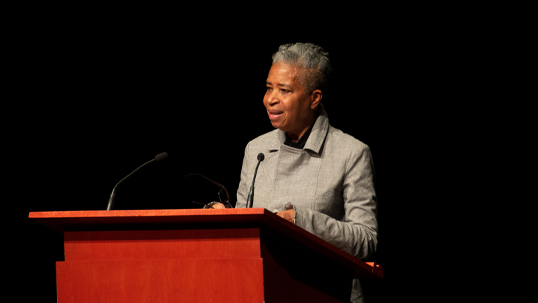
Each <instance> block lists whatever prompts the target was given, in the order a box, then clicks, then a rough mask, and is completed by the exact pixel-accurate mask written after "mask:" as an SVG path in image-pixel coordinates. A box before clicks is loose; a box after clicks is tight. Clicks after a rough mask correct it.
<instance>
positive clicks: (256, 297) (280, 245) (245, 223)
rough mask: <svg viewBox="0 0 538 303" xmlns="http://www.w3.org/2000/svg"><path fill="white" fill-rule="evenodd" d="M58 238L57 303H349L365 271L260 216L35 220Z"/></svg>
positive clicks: (190, 213) (367, 266)
mask: <svg viewBox="0 0 538 303" xmlns="http://www.w3.org/2000/svg"><path fill="white" fill-rule="evenodd" d="M29 218H30V219H32V220H35V221H37V222H38V223H40V224H42V225H44V226H47V227H49V228H51V229H53V230H55V231H57V232H60V233H63V235H64V260H63V261H58V262H56V285H57V298H58V302H59V303H62V302H78V303H83V302H92V303H95V302H130V303H133V302H189V303H192V302H204V303H207V302H260V303H261V302H266V303H272V302H279V303H281V302H346V300H348V301H347V302H349V294H350V293H351V284H352V279H353V278H354V277H355V278H368V279H370V278H372V279H377V278H382V277H383V268H382V267H381V266H379V265H377V264H374V263H366V262H363V261H361V260H359V259H357V258H355V257H353V256H351V255H350V254H348V253H346V252H344V251H342V250H340V249H338V248H337V247H335V246H333V245H331V244H329V243H327V242H325V241H323V240H322V239H320V238H318V237H316V236H314V235H312V234H310V233H309V232H307V231H305V230H304V229H302V228H300V227H298V226H296V225H294V224H292V223H290V222H288V221H286V220H284V219H282V218H280V217H278V216H277V215H275V214H273V213H272V212H270V211H268V210H266V209H262V208H251V209H173V210H111V211H58V212H31V213H30V214H29Z"/></svg>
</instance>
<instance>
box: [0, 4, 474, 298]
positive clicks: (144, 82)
mask: <svg viewBox="0 0 538 303" xmlns="http://www.w3.org/2000/svg"><path fill="white" fill-rule="evenodd" d="M41 9H42V8H36V7H33V8H31V9H29V10H22V13H20V15H19V18H15V19H16V20H14V21H13V23H12V30H11V31H10V36H9V42H10V43H8V46H7V49H8V50H10V54H11V55H10V57H9V58H8V59H9V60H8V61H9V63H10V65H12V67H13V69H10V72H9V73H10V80H9V82H8V85H10V86H11V87H10V88H11V90H10V91H12V92H13V93H14V94H13V95H12V97H11V99H10V101H11V103H12V105H13V106H14V108H16V110H15V111H6V112H4V115H5V116H8V117H6V118H9V116H10V115H11V116H12V117H16V119H15V120H16V121H15V122H14V123H11V124H9V127H8V128H6V130H8V132H7V133H8V136H9V137H8V139H9V141H8V142H9V154H10V156H9V157H7V159H6V160H7V161H8V162H9V163H10V166H11V167H13V168H15V169H14V170H13V172H12V173H10V178H9V179H10V182H9V183H7V184H8V185H9V186H6V188H5V191H6V196H11V198H10V199H9V200H7V201H8V202H9V207H8V208H7V210H8V211H7V213H9V219H8V220H7V222H8V230H10V231H9V232H7V234H8V235H6V236H7V239H8V243H9V252H10V254H9V259H10V260H14V261H13V263H14V264H16V266H15V270H14V271H13V273H12V274H11V275H10V277H11V279H9V280H10V283H13V285H17V286H18V287H20V286H21V285H22V286H23V293H24V296H27V297H28V299H29V301H30V299H34V300H36V301H39V302H55V261H60V260H62V259H63V251H62V238H61V236H60V235H58V234H55V233H54V232H52V231H49V230H47V229H46V228H44V227H42V226H39V225H38V224H37V223H35V222H32V221H31V220H29V219H27V218H28V213H29V212H31V211H60V210H101V209H105V208H106V205H107V200H108V197H109V194H110V192H111V190H112V188H113V187H114V186H115V184H116V183H117V182H118V181H119V180H121V179H122V178H123V177H125V176H126V175H127V174H129V173H130V172H131V171H133V170H134V169H136V168H137V167H138V166H139V165H141V164H143V163H144V162H146V161H148V160H150V159H152V158H153V157H154V156H155V155H157V154H158V153H160V152H168V153H169V155H170V157H169V159H168V160H167V161H166V162H163V163H158V164H152V165H151V166H148V167H146V168H144V169H143V170H141V171H139V172H138V173H137V174H136V175H134V176H132V177H131V178H129V179H128V180H127V181H126V182H124V183H123V184H121V185H120V186H119V187H118V189H117V196H116V202H115V209H168V208H199V207H200V206H199V205H196V204H193V203H192V201H193V200H196V201H200V202H204V203H207V202H210V201H214V200H216V199H217V198H218V197H217V191H218V188H217V187H216V186H214V185H213V184H211V183H209V182H207V181H205V180H203V179H201V178H196V177H190V178H184V177H183V176H184V175H185V174H188V173H192V172H196V173H200V174H203V175H205V176H207V177H209V178H211V179H213V180H215V181H217V182H219V183H221V184H223V185H224V186H225V187H226V188H227V189H228V191H229V193H230V198H231V202H232V204H235V201H236V197H235V193H236V190H237V186H238V184H239V178H240V170H241V163H242V159H243V151H244V148H245V146H246V144H247V143H248V142H249V141H250V140H252V139H254V138H255V137H256V136H258V135H261V134H263V133H265V132H268V131H270V130H272V126H271V124H270V122H269V120H268V118H267V116H266V113H265V111H264V107H263V103H262V99H263V95H264V91H265V83H264V82H265V79H266V77H267V72H268V70H269V68H270V65H271V55H272V53H274V52H275V51H276V50H277V49H278V46H279V45H280V44H283V43H293V42H313V43H316V44H319V45H321V46H323V47H324V48H325V49H326V50H327V51H329V53H330V55H331V57H332V62H333V66H334V68H335V74H334V78H333V81H332V84H331V86H330V89H329V90H328V91H327V93H326V94H325V95H324V98H323V103H324V105H325V107H326V110H327V112H328V114H329V118H330V121H331V124H332V125H333V126H334V127H336V128H339V129H341V130H343V131H344V132H346V133H349V134H351V135H353V136H354V137H356V138H357V139H359V140H361V141H363V142H364V143H366V144H368V145H369V146H370V148H371V150H372V154H373V157H374V163H375V169H376V173H377V191H378V198H379V206H378V210H379V224H380V238H379V240H380V246H379V252H378V253H377V255H376V256H374V257H373V260H374V261H376V262H378V263H380V264H381V265H382V266H383V267H384V268H385V279H384V280H381V281H366V282H365V283H364V288H365V289H364V292H365V296H366V298H367V300H368V301H367V302H383V301H387V300H388V298H389V297H391V298H392V297H393V296H396V297H400V296H402V295H403V296H409V295H410V294H412V296H415V298H416V296H420V295H424V293H425V292H424V288H423V285H424V283H432V281H424V276H423V271H422V270H419V269H417V267H418V268H420V267H419V264H422V263H420V260H425V259H426V258H431V252H432V251H436V250H437V249H438V248H437V247H435V244H433V243H436V241H435V240H432V239H433V238H435V237H432V236H431V235H429V234H428V233H427V232H426V231H425V228H424V227H425V226H427V225H428V223H427V222H429V221H431V220H434V219H432V218H435V216H436V215H437V214H438V212H439V211H438V208H437V206H434V205H438V204H439V203H443V202H441V201H442V199H444V196H443V193H437V192H436V189H437V186H438V185H437V184H438V183H437V182H436V180H435V178H434V177H433V175H432V174H431V172H432V171H438V170H441V169H443V168H444V167H447V166H449V164H447V163H446V162H445V161H444V159H443V158H442V156H440V153H441V147H440V146H439V145H438V144H437V140H438V139H439V138H443V139H449V140H448V142H450V137H449V136H450V135H451V132H450V131H448V132H447V129H446V127H445V124H444V123H443V121H444V119H445V118H446V114H447V113H448V112H450V111H451V110H452V109H453V108H454V107H456V105H455V103H454V102H455V100H458V94H459V89H456V88H461V87H462V86H463V87H465V86H467V85H468V83H467V82H466V79H467V78H462V77H457V78H456V77H453V75H454V74H455V73H459V71H458V70H459V69H460V67H461V65H462V61H461V58H462V55H461V54H462V53H464V52H466V53H467V56H468V55H469V49H470V46H469V43H471V42H470V40H469V38H463V37H457V38H456V37H455V36H454V33H453V30H454V28H453V26H456V24H457V22H455V21H453V22H448V23H443V24H439V23H436V22H435V18H436V16H432V17H429V18H421V19H420V22H419V21H416V19H413V18H405V17H401V16H398V14H397V12H396V11H395V10H391V11H389V15H385V14H384V13H383V12H385V13H386V12H387V11H383V12H381V11H379V12H377V13H375V14H373V15H368V16H367V17H366V18H364V17H360V16H357V18H356V19H348V20H352V21H350V22H348V23H346V24H332V23H331V24H329V23H328V22H306V20H304V18H303V19H300V18H295V19H293V18H292V20H295V21H294V22H282V20H280V19H278V18H270V17H266V18H262V17H260V18H254V17H253V18H252V20H241V21H239V20H237V19H232V20H230V22H227V21H228V20H227V18H226V16H220V17H219V18H218V19H211V18H209V19H211V20H209V19H200V18H191V19H189V20H187V19H186V16H187V15H189V13H188V12H186V11H183V12H182V13H181V14H178V15H176V16H170V14H166V15H164V14H162V12H155V11H153V10H151V11H144V8H143V7H139V8H137V9H136V10H134V11H132V10H121V9H120V10H114V11H113V12H107V11H108V10H106V9H103V10H98V12H95V11H94V10H91V13H90V12H88V11H87V10H85V9H79V8H76V9H75V8H74V9H73V10H72V11H70V13H58V12H55V8H51V7H47V8H46V10H45V11H46V12H47V14H42V12H41ZM43 9H45V8H43ZM289 18H290V17H289V16H288V19H287V20H288V21H289ZM353 20H356V21H353ZM255 21H258V22H255ZM257 24H260V25H257ZM465 37H469V36H468V35H466V36H465ZM455 41H457V42H456V43H455ZM471 55H472V54H471ZM468 68H469V67H468ZM469 73H471V74H472V73H473V67H472V66H471V67H470V69H469V70H468V71H467V74H469ZM444 148H446V146H445V147H444ZM448 148H450V143H449V145H448ZM456 169H457V168H456ZM434 192H436V193H435V194H433V195H432V194H431V193H434ZM424 197H428V199H427V201H425V200H424ZM430 202H433V203H430ZM426 229H427V228H426ZM430 231H431V230H430ZM424 242H428V250H423V249H422V248H423V245H424ZM429 244H432V245H431V246H430V245H429ZM421 245H422V246H421ZM410 272H413V274H412V275H410ZM417 273H418V274H417ZM433 284H436V282H435V281H434V282H433Z"/></svg>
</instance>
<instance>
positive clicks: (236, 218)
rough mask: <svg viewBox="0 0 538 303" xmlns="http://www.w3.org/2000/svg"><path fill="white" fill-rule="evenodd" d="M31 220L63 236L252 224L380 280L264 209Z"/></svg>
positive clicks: (62, 214) (379, 273)
mask: <svg viewBox="0 0 538 303" xmlns="http://www.w3.org/2000/svg"><path fill="white" fill-rule="evenodd" d="M28 217H29V218H30V219H32V220H34V221H36V222H38V223H40V224H42V225H44V226H46V227H48V228H51V229H53V230H55V231H57V232H63V231H64V230H66V227H67V228H73V227H75V228H76V227H77V226H78V227H84V228H88V227H92V226H93V227H110V226H120V227H122V226H138V227H140V226H144V225H148V226H149V225H153V224H166V225H172V226H181V225H191V226H192V225H197V226H202V227H203V226H204V225H207V224H213V225H214V224H216V225H219V224H222V225H226V224H239V225H242V224H255V225H258V226H265V227H268V228H271V229H273V230H276V231H277V232H281V233H283V234H285V235H286V236H287V237H290V238H292V239H293V240H296V241H299V242H302V243H303V244H305V245H307V246H309V247H311V248H312V249H315V250H317V251H319V252H321V253H323V254H325V255H328V256H331V258H334V259H338V260H339V262H340V263H343V264H345V265H346V266H351V267H354V268H355V271H356V272H360V276H361V277H364V273H365V272H368V273H369V275H370V276H369V278H380V277H383V269H382V267H380V266H379V265H377V264H374V263H373V262H369V263H366V262H364V261H362V260H359V259H358V258H356V257H354V256H352V255H350V254H348V253H346V252H344V251H342V250H341V249H339V248H337V247H336V246H334V245H332V244H330V243H328V242H326V241H324V240H322V239H321V238H319V237H317V236H315V235H313V234H311V233H309V232H307V231H306V230H304V229H302V228H300V227H298V226H296V225H295V224H293V223H290V222H288V221H286V220H285V219H283V218H280V217H279V216H277V215H276V214H273V213H272V212H270V211H269V210H267V209H264V208H227V209H150V210H109V211H107V210H97V211H96V210H92V211H51V212H30V213H29V216H28Z"/></svg>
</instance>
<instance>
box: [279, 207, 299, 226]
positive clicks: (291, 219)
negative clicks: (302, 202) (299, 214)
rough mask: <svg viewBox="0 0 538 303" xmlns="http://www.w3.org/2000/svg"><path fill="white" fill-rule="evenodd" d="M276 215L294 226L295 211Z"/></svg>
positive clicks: (289, 210) (285, 211) (291, 210)
mask: <svg viewBox="0 0 538 303" xmlns="http://www.w3.org/2000/svg"><path fill="white" fill-rule="evenodd" d="M276 215H277V216H279V217H281V218H284V219H286V220H288V221H289V222H291V223H293V224H295V210H294V209H293V208H292V209H288V210H284V211H281V212H278V213H277V214H276Z"/></svg>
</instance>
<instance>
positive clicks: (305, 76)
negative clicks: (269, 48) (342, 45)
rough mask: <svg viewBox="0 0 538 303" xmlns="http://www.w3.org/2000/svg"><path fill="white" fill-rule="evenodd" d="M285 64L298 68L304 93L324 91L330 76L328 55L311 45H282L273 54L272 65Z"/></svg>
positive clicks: (321, 49) (330, 69)
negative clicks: (317, 90)
mask: <svg viewBox="0 0 538 303" xmlns="http://www.w3.org/2000/svg"><path fill="white" fill-rule="evenodd" d="M277 62H282V63H287V64H291V65H294V66H296V67H298V68H299V69H300V70H301V72H300V75H299V78H300V81H301V84H302V85H303V87H304V89H305V91H306V93H308V94H311V93H312V92H313V91H314V90H316V89H319V90H321V91H323V90H324V89H326V87H327V84H328V82H329V76H330V74H331V71H332V68H331V62H330V60H329V53H328V52H326V51H325V50H324V49H323V48H322V47H321V46H318V45H315V44H313V43H295V44H283V45H281V46H280V47H279V48H278V51H277V52H276V53H274V54H273V64H275V63H277Z"/></svg>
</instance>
